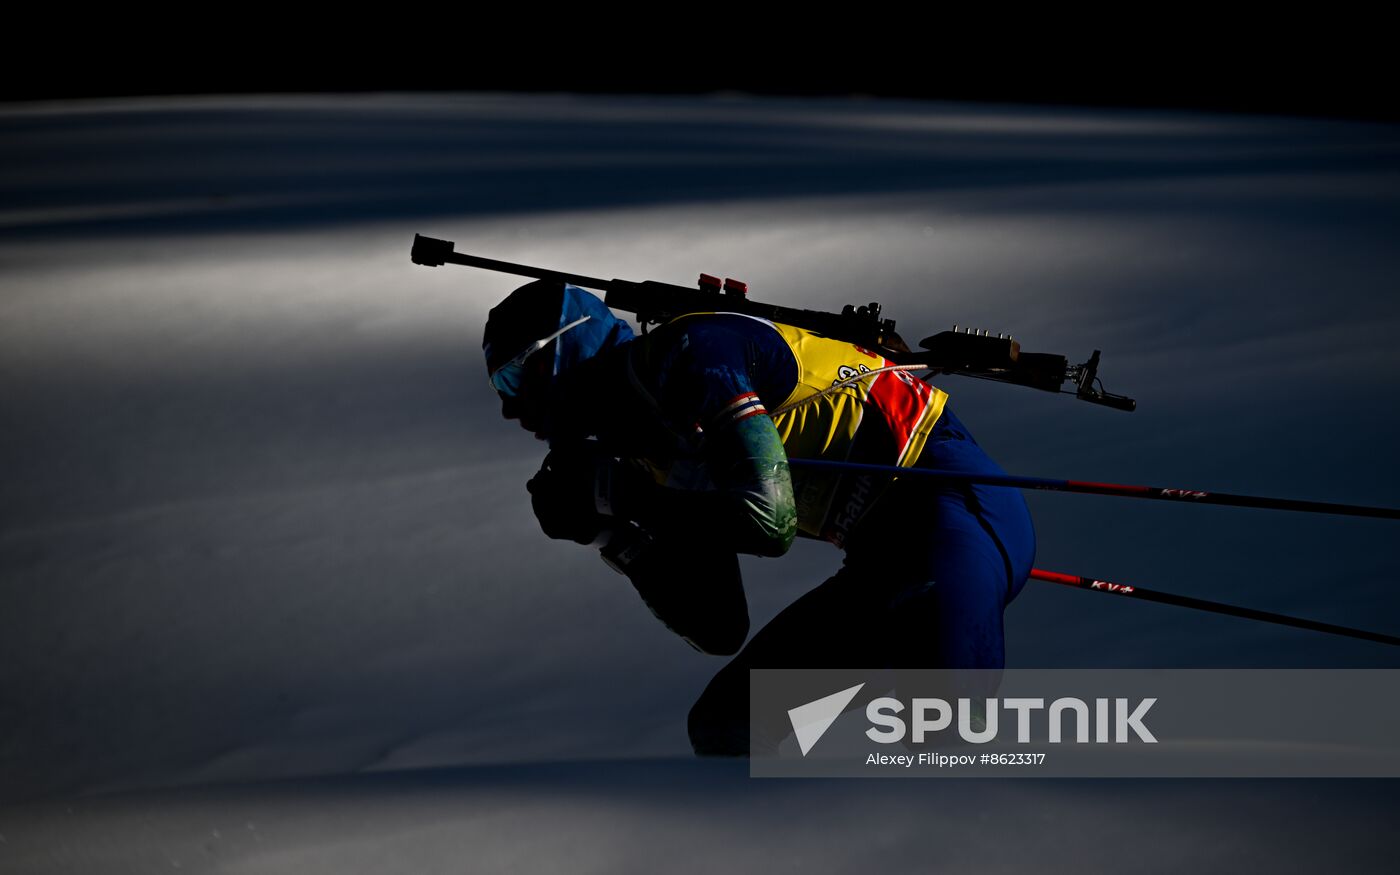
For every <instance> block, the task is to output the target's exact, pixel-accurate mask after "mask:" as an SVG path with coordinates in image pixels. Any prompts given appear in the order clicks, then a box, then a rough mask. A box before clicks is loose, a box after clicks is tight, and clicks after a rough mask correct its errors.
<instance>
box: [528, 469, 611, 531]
mask: <svg viewBox="0 0 1400 875" xmlns="http://www.w3.org/2000/svg"><path fill="white" fill-rule="evenodd" d="M598 463H599V459H598V457H597V456H596V455H595V454H593V453H590V452H587V451H586V450H584V449H582V448H569V449H567V450H564V449H555V450H551V451H550V453H549V455H548V456H546V457H545V459H544V464H543V465H542V466H541V467H540V470H539V473H537V474H536V475H535V476H534V477H532V478H531V479H530V482H528V483H526V484H525V489H526V490H527V491H528V492H529V493H530V504H531V506H532V507H534V509H535V518H536V519H538V520H539V521H540V528H541V529H543V530H544V533H545V534H546V535H548V536H549V537H551V538H554V539H556V540H561V541H574V542H576V543H579V544H591V543H593V542H594V541H597V540H598V539H599V537H600V536H601V535H602V534H603V532H604V530H605V529H606V528H607V526H608V520H607V519H606V518H605V517H603V516H602V515H601V514H599V513H598V508H597V501H596V499H595V497H594V493H595V487H596V482H597V479H598V474H597V468H598Z"/></svg>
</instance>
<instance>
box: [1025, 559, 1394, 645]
mask: <svg viewBox="0 0 1400 875" xmlns="http://www.w3.org/2000/svg"><path fill="white" fill-rule="evenodd" d="M1030 576H1031V578H1032V579H1034V580H1044V581H1048V582H1050V583H1058V584H1061V585H1063V586H1072V587H1075V588H1076V589H1087V590H1093V591H1095V592H1103V593H1109V594H1110V595H1120V596H1124V597H1126V598H1135V599H1142V600H1144V601H1149V602H1157V603H1158V604H1163V605H1176V606H1177V607H1182V608H1192V609H1194V610H1197V611H1209V612H1210V613H1212V614H1228V615H1229V616H1232V617H1243V618H1244V619H1246V620H1258V621H1260V622H1263V623H1276V624H1278V625H1280V626H1293V627H1294V628H1297V629H1311V630H1312V631H1314V632H1326V633H1327V634H1329V635H1345V636H1346V637H1348V638H1360V639H1362V640H1363V641H1375V642H1377V643H1379V644H1390V645H1400V637H1396V636H1394V635H1385V634H1382V633H1380V632H1370V631H1367V630H1365V629H1353V628H1351V627H1350V626H1338V625H1335V624H1333V623H1322V622H1319V621H1317V620H1305V619H1302V618H1299V617H1288V616H1285V615H1283V614H1275V613H1272V612H1271V611H1259V610H1255V609H1254V608H1241V607H1236V606H1235V605H1226V604H1221V603H1220V602H1212V601H1207V600H1205V599H1197V598H1191V597H1190V596H1184V595H1173V594H1172V593H1168V592H1157V591H1155V590H1150V589H1143V588H1142V587H1140V586H1129V585H1127V584H1122V583H1109V582H1108V581H1106V580H1095V579H1093V578H1090V577H1080V576H1079V575H1077V574H1060V573H1059V572H1055V571H1045V570H1043V569H1040V568H1033V569H1031V575H1030Z"/></svg>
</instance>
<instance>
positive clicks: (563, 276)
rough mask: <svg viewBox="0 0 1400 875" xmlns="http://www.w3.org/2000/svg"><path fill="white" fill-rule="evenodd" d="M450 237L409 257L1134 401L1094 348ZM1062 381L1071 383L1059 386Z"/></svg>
mask: <svg viewBox="0 0 1400 875" xmlns="http://www.w3.org/2000/svg"><path fill="white" fill-rule="evenodd" d="M453 247H454V244H453V243H452V241H450V240H438V239H436V238H434V237H424V236H423V235H421V234H415V235H414V236H413V251H412V253H411V258H412V259H413V263H414V264H421V265H424V266H425V267H438V266H440V265H443V264H448V263H451V264H460V265H464V266H466V267H477V268H481V269H483V270H494V271H497V272H500V273H510V274H515V275H517V276H524V277H532V278H534V279H542V280H557V281H559V282H565V283H568V284H570V285H575V286H579V287H581V288H585V289H593V290H595V291H600V292H603V293H604V297H603V303H604V304H606V305H608V306H609V307H611V308H612V309H614V310H622V311H625V312H628V313H632V314H634V315H636V317H637V322H638V324H639V325H640V326H641V329H642V333H643V334H645V333H646V330H647V326H648V325H652V324H660V323H662V322H667V321H669V320H671V319H674V318H676V317H677V316H682V315H684V314H686V313H709V312H724V313H742V314H744V315H747V316H756V317H758V318H760V319H767V320H768V321H770V322H779V323H782V324H784V325H791V326H793V327H796V328H803V329H806V330H807V331H813V332H816V333H817V334H820V335H822V336H824V337H829V338H832V339H834V340H843V341H846V342H847V343H853V344H855V345H857V346H860V347H864V348H865V349H868V350H871V351H874V352H878V353H879V354H880V355H882V356H884V357H885V358H886V359H889V360H890V361H891V362H893V363H895V364H897V365H908V366H924V367H927V368H929V369H931V370H936V371H939V372H942V373H945V374H960V375H963V376H968V377H978V378H980V379H984V380H992V381H995V382H998V383H1011V384H1014V385H1017V386H1029V387H1030V388H1032V389H1040V390H1042V391H1046V392H1056V393H1063V394H1066V395H1074V396H1075V397H1076V398H1079V399H1080V400H1082V401H1088V402H1090V403H1092V404H1102V405H1104V406H1105V407H1112V408H1113V409H1115V410H1125V411H1129V412H1131V411H1133V410H1135V409H1137V402H1136V401H1134V400H1133V399H1132V398H1128V397H1127V396H1124V395H1114V394H1112V393H1110V392H1106V391H1104V389H1103V384H1102V383H1101V382H1099V379H1098V370H1099V350H1097V349H1096V350H1094V353H1093V355H1091V356H1089V359H1088V361H1086V362H1084V363H1083V364H1077V365H1072V364H1070V363H1069V360H1068V359H1066V358H1065V357H1064V356H1062V355H1053V354H1049V353H1028V352H1022V351H1021V345H1020V343H1018V342H1017V341H1016V340H1015V339H1014V338H1012V337H1009V336H1002V335H1000V334H998V335H997V336H996V337H992V336H991V334H990V333H989V332H987V331H985V330H984V331H981V332H980V333H979V332H977V331H969V330H961V331H960V330H959V329H958V327H957V326H956V325H955V326H953V330H951V331H943V332H939V333H938V334H934V335H932V336H930V337H925V338H924V339H923V340H921V341H919V350H918V351H915V350H911V349H910V348H909V346H908V345H907V344H906V343H905V342H904V339H903V338H901V337H900V336H899V334H898V332H896V331H895V322H894V320H893V319H884V318H882V314H881V308H880V305H879V304H878V303H875V302H872V303H870V304H865V305H862V306H859V307H857V306H855V305H853V304H847V305H846V306H845V308H843V309H842V311H841V312H840V313H839V314H837V313H826V312H822V311H818V310H801V309H797V308H793V307H780V306H777V305H775V304H762V303H759V302H758V301H753V300H750V299H749V297H748V291H749V288H748V284H747V283H742V282H740V281H738V280H735V279H728V278H726V279H724V280H723V281H721V280H720V279H719V277H715V276H711V275H709V274H704V273H702V274H700V282H699V285H698V287H697V288H687V287H685V286H677V285H672V284H670V283H662V282H656V281H655V280H643V281H642V282H634V281H631V280H621V279H611V280H605V279H598V278H597V277H589V276H583V275H581V274H574V273H564V272H563V271H557V270H548V269H545V268H541V267H531V266H530V265H525V264H515V263H512V262H509V261H496V260H495V259H491V258H482V257H481V256H478V255H467V254H465V253H460V252H456V251H454V248H453ZM1065 383H1071V384H1073V385H1074V389H1073V390H1072V391H1065V390H1064V389H1063V388H1062V387H1063V386H1064V384H1065Z"/></svg>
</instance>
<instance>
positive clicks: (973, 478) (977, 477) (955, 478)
mask: <svg viewBox="0 0 1400 875" xmlns="http://www.w3.org/2000/svg"><path fill="white" fill-rule="evenodd" d="M788 464H789V465H791V466H793V467H795V468H816V469H823V468H825V469H830V470H839V471H851V472H860V473H867V474H887V475H890V476H897V477H930V478H933V479H935V480H947V481H951V482H955V483H982V484H986V485H988V486H1011V487H1014V488H1017V489H1042V490H1046V491H1050V492H1078V493H1081V494H1086V495H1118V496H1122V497H1124V498H1154V499H1158V500H1161V501H1181V502H1186V503H1188V504H1214V505H1224V506H1227V507H1257V508H1266V509H1269V510H1292V511H1304V512H1307V513H1330V514H1341V515H1344V516H1363V517H1373V518H1376V519H1387V520H1400V509H1396V508H1390V507H1368V506H1365V505H1360V504H1333V503H1331V502H1326V501H1299V500H1297V499H1293V498H1266V497H1262V496H1258V495H1232V494H1230V493H1226V492H1203V491H1201V490H1199V489H1172V488H1167V487H1161V486H1127V485H1123V484H1119V483H1094V482H1091V481H1087V480H1055V479H1051V478H1046V477H1018V476H1015V475H1011V474H982V473H971V472H968V471H939V470H934V469H930V468H900V467H896V466H894V465H866V464H863V463H860V462H830V461H825V460H820V459H792V458H790V459H788Z"/></svg>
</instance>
